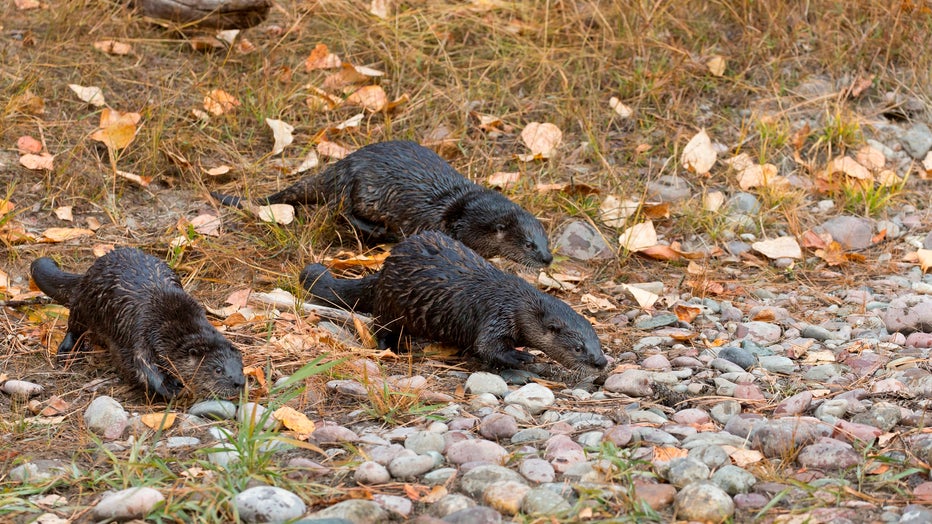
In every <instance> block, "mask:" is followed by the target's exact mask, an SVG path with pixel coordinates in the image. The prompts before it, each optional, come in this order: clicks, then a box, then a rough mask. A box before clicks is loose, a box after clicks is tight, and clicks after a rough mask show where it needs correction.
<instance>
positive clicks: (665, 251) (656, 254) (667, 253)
mask: <svg viewBox="0 0 932 524" xmlns="http://www.w3.org/2000/svg"><path fill="white" fill-rule="evenodd" d="M638 254H641V255H644V256H646V257H648V258H652V259H654V260H666V261H670V260H679V259H681V258H683V257H681V256H680V254H679V253H677V252H676V250H674V249H673V248H671V247H670V246H665V245H662V244H657V245H655V246H650V247H646V248H644V249H642V250H640V251H638Z"/></svg>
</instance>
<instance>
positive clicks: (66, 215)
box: [55, 206, 74, 222]
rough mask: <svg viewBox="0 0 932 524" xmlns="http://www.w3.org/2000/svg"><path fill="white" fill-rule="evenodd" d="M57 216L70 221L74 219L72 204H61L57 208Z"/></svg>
mask: <svg viewBox="0 0 932 524" xmlns="http://www.w3.org/2000/svg"><path fill="white" fill-rule="evenodd" d="M55 216H57V217H58V218H59V219H61V220H67V221H68V222H73V221H74V215H73V214H72V213H71V206H61V207H56V208H55Z"/></svg>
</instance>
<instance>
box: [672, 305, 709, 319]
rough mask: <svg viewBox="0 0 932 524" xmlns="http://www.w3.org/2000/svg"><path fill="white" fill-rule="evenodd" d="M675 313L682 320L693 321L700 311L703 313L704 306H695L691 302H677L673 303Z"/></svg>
mask: <svg viewBox="0 0 932 524" xmlns="http://www.w3.org/2000/svg"><path fill="white" fill-rule="evenodd" d="M673 313H674V314H675V315H676V318H678V319H680V321H681V322H687V323H691V322H692V321H693V320H696V317H698V316H699V314H700V313H702V308H701V307H699V306H693V305H691V304H683V303H682V302H677V303H676V304H674V305H673Z"/></svg>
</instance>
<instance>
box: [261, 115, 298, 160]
mask: <svg viewBox="0 0 932 524" xmlns="http://www.w3.org/2000/svg"><path fill="white" fill-rule="evenodd" d="M265 123H266V124H268V125H269V127H271V128H272V135H273V136H274V137H275V144H274V145H273V146H272V155H277V154H279V153H281V152H282V151H284V150H285V147H287V146H288V145H290V144H291V143H292V142H293V141H294V136H293V135H292V134H291V132H292V131H294V126H293V125H291V124H287V123H285V122H283V121H281V120H275V119H273V118H266V119H265Z"/></svg>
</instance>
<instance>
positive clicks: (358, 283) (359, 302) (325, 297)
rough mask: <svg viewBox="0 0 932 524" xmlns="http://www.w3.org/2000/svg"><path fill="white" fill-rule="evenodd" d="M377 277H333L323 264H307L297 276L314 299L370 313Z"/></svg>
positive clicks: (373, 305) (372, 307) (373, 307)
mask: <svg viewBox="0 0 932 524" xmlns="http://www.w3.org/2000/svg"><path fill="white" fill-rule="evenodd" d="M377 278H378V274H375V275H369V276H366V277H363V278H358V279H342V278H335V277H334V276H333V275H332V274H331V273H330V271H329V270H328V269H327V268H326V267H325V266H324V265H323V264H309V265H308V266H307V267H305V268H304V269H303V270H302V271H301V276H300V277H299V279H300V280H301V285H302V286H304V288H305V289H307V290H308V291H310V293H311V295H313V296H314V298H315V299H317V300H319V301H321V302H325V303H327V304H330V305H333V306H336V307H340V308H351V309H352V310H353V311H357V312H360V313H371V312H372V311H373V310H374V309H375V303H374V295H375V282H376V279H377Z"/></svg>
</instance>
